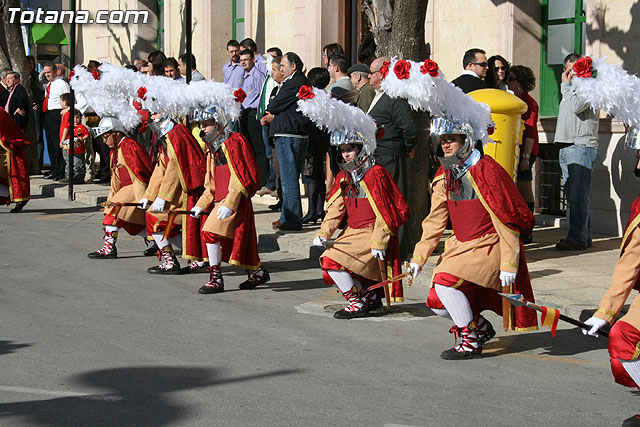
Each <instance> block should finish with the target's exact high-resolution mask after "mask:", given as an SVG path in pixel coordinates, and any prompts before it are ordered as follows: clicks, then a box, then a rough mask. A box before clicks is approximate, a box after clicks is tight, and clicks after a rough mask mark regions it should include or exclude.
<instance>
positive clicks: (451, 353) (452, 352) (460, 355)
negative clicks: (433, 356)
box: [440, 347, 482, 360]
mask: <svg viewBox="0 0 640 427" xmlns="http://www.w3.org/2000/svg"><path fill="white" fill-rule="evenodd" d="M440 357H442V358H443V359H445V360H464V359H479V358H481V357H482V347H478V348H476V349H475V350H473V351H456V349H455V347H453V348H450V349H449V350H445V351H443V352H442V353H440Z"/></svg>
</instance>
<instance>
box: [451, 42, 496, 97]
mask: <svg viewBox="0 0 640 427" xmlns="http://www.w3.org/2000/svg"><path fill="white" fill-rule="evenodd" d="M462 68H464V71H463V72H462V74H461V75H460V76H459V77H457V78H455V79H454V80H452V81H451V83H453V84H454V85H456V86H458V87H459V88H460V89H462V91H463V92H464V93H469V92H473V91H474V90H478V89H484V88H486V87H487V85H486V84H485V82H484V80H483V79H484V77H485V76H486V75H487V70H489V61H487V55H486V53H485V51H484V50H482V49H477V48H473V49H469V50H468V51H466V52H465V53H464V57H463V58H462Z"/></svg>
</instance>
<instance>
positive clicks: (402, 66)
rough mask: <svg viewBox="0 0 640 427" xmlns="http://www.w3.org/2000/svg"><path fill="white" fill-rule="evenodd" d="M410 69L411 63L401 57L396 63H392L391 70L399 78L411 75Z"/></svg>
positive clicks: (402, 78)
mask: <svg viewBox="0 0 640 427" xmlns="http://www.w3.org/2000/svg"><path fill="white" fill-rule="evenodd" d="M410 71H411V64H410V63H409V61H405V60H404V59H401V60H399V61H398V62H396V65H394V67H393V72H394V73H396V76H397V77H398V79H400V80H405V79H408V78H409V76H410V75H411V73H410Z"/></svg>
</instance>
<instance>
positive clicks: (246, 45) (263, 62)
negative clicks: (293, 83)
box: [240, 38, 282, 74]
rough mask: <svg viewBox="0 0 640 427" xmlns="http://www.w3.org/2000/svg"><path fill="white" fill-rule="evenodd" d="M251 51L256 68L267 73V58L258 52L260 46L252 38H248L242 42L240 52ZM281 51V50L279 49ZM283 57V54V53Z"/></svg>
mask: <svg viewBox="0 0 640 427" xmlns="http://www.w3.org/2000/svg"><path fill="white" fill-rule="evenodd" d="M245 49H249V50H250V51H252V52H253V58H254V59H255V60H256V67H258V69H259V70H260V71H262V72H263V73H265V74H266V73H267V58H265V57H264V56H263V55H261V54H260V53H259V52H258V45H257V44H256V42H255V41H254V40H253V39H251V38H246V39H244V40H242V41H241V42H240V52H242V51H243V50H245ZM278 50H279V49H278ZM281 55H282V53H281Z"/></svg>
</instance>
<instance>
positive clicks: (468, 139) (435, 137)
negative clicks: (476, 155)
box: [431, 117, 475, 172]
mask: <svg viewBox="0 0 640 427" xmlns="http://www.w3.org/2000/svg"><path fill="white" fill-rule="evenodd" d="M442 135H463V136H464V143H463V144H462V147H460V149H459V150H458V152H457V153H455V154H454V155H452V156H449V157H445V156H444V154H442V155H441V153H442V150H441V149H440V150H439V148H440V138H441V137H442ZM431 141H432V143H433V149H434V152H435V153H438V159H439V160H440V162H441V163H442V166H443V167H444V168H445V169H452V170H453V169H456V168H459V167H461V166H462V165H463V164H464V163H465V160H467V159H468V158H469V156H470V155H471V153H472V152H473V150H474V148H475V139H474V132H473V128H472V127H471V126H470V125H469V124H468V123H463V122H458V121H453V120H450V119H447V118H444V117H434V118H433V119H431ZM466 169H468V168H466ZM466 169H465V170H464V171H466ZM464 171H461V172H464Z"/></svg>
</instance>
